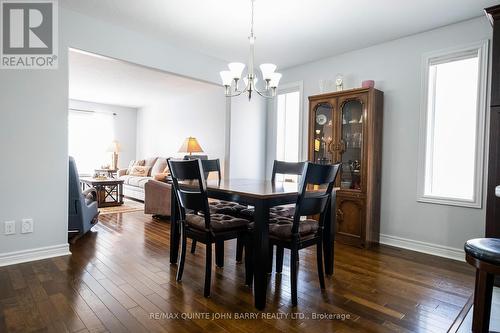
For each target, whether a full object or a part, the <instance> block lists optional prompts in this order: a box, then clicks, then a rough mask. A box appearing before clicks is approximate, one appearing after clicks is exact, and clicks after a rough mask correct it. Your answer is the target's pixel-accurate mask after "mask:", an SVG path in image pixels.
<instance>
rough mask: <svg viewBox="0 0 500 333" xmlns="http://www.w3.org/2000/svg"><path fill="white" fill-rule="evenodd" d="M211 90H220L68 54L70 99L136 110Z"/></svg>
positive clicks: (90, 56) (89, 56)
mask: <svg viewBox="0 0 500 333" xmlns="http://www.w3.org/2000/svg"><path fill="white" fill-rule="evenodd" d="M214 89H219V90H220V88H219V87H218V86H216V85H213V84H208V83H204V82H200V81H196V80H192V79H188V78H184V77H180V76H177V75H173V74H169V73H165V72H161V71H158V70H154V69H150V68H146V67H142V66H138V65H134V64H131V63H128V62H125V61H121V60H115V59H110V58H106V57H101V56H97V55H93V54H89V53H85V52H79V51H74V50H71V51H70V52H69V98H70V99H76V100H83V101H89V102H96V103H104V104H113V105H121V106H129V107H135V108H139V107H144V106H147V105H151V104H153V103H157V102H159V101H165V100H168V99H172V98H177V97H180V96H184V95H188V94H192V93H198V92H200V93H201V92H204V91H208V90H214ZM221 96H223V92H221Z"/></svg>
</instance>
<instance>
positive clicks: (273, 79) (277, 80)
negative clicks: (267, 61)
mask: <svg viewBox="0 0 500 333" xmlns="http://www.w3.org/2000/svg"><path fill="white" fill-rule="evenodd" d="M270 79H271V81H270V82H269V86H270V87H271V88H276V87H277V86H278V84H279V83H280V80H281V74H280V73H272V74H271V75H270Z"/></svg>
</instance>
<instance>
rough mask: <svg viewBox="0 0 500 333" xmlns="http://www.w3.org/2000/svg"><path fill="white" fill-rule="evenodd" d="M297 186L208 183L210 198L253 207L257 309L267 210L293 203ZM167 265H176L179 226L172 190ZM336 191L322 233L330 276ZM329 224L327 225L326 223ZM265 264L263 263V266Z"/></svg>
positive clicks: (261, 297)
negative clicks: (168, 259)
mask: <svg viewBox="0 0 500 333" xmlns="http://www.w3.org/2000/svg"><path fill="white" fill-rule="evenodd" d="M298 190H299V184H297V183H294V182H279V181H274V182H272V181H270V180H254V179H223V180H220V181H218V180H208V181H207V195H208V197H209V198H212V199H218V200H225V201H232V202H237V203H239V204H241V205H245V206H252V207H254V225H255V226H254V237H253V241H254V244H253V249H254V251H255V252H254V260H255V263H254V286H253V288H254V304H255V307H256V308H257V309H258V310H263V309H264V308H265V305H266V297H267V296H266V291H267V279H268V269H267V267H268V265H267V264H266V263H267V261H268V260H269V251H270V248H269V227H268V224H269V210H270V208H271V207H275V206H281V205H288V204H295V203H296V201H297V197H298ZM171 200H172V205H171V219H170V223H171V232H170V247H171V248H170V263H171V264H176V263H177V258H178V256H179V245H180V238H181V237H180V227H179V223H178V221H179V218H180V212H179V206H178V202H177V198H176V196H175V191H173V190H172V198H171ZM332 212H335V191H333V192H332V200H331V201H330V205H328V207H327V210H326V212H325V214H326V215H325V221H327V222H325V225H324V232H323V237H324V239H323V253H324V255H323V257H324V265H325V273H326V274H327V275H332V274H333V260H334V234H335V233H334V226H335V220H334V219H335V214H332ZM328 221H329V223H328ZM263 263H264V264H263Z"/></svg>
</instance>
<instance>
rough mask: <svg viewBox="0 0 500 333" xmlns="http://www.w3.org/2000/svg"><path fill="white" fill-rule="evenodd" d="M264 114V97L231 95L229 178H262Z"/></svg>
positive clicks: (264, 145)
mask: <svg viewBox="0 0 500 333" xmlns="http://www.w3.org/2000/svg"><path fill="white" fill-rule="evenodd" d="M266 118H267V116H266V100H265V99H264V98H262V97H260V96H258V95H254V96H252V99H251V101H248V96H247V95H245V94H244V95H241V96H239V97H235V98H232V99H231V149H230V150H231V155H230V156H231V178H247V179H264V178H265V164H266V161H265V158H266Z"/></svg>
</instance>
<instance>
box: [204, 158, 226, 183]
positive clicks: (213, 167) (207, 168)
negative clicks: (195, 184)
mask: <svg viewBox="0 0 500 333" xmlns="http://www.w3.org/2000/svg"><path fill="white" fill-rule="evenodd" d="M201 165H202V167H203V173H204V174H205V179H207V178H208V175H209V174H210V172H217V177H218V180H219V182H220V180H221V173H220V161H219V159H218V158H215V159H212V160H201Z"/></svg>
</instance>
